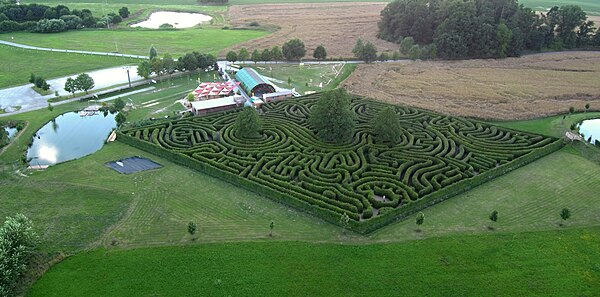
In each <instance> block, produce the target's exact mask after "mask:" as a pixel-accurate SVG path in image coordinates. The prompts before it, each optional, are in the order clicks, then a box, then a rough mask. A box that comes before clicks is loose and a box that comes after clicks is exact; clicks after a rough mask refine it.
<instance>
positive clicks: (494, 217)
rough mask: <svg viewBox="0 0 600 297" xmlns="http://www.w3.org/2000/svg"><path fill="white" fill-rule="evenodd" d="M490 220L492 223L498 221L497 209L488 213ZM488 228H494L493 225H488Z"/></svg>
mask: <svg viewBox="0 0 600 297" xmlns="http://www.w3.org/2000/svg"><path fill="white" fill-rule="evenodd" d="M490 221H492V222H493V223H496V222H497V221H498V211H496V210H494V211H492V213H491V214H490ZM489 228H490V229H492V230H493V229H494V227H493V226H490V227H489Z"/></svg>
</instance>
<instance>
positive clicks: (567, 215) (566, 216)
mask: <svg viewBox="0 0 600 297" xmlns="http://www.w3.org/2000/svg"><path fill="white" fill-rule="evenodd" d="M570 217H571V211H570V210H569V209H568V208H566V207H565V208H563V209H562V210H561V211H560V218H561V219H562V220H563V221H567V219H569V218H570ZM560 225H561V226H562V225H563V223H562V222H561V223H560Z"/></svg>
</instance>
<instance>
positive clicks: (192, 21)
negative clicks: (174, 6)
mask: <svg viewBox="0 0 600 297" xmlns="http://www.w3.org/2000/svg"><path fill="white" fill-rule="evenodd" d="M210 20H212V17H211V16H209V15H205V14H201V13H189V12H174V11H158V12H154V13H152V14H151V15H150V17H149V18H148V19H147V20H145V21H143V22H139V23H137V24H133V25H131V27H142V28H150V29H158V27H160V25H162V24H171V25H173V27H174V28H178V29H181V28H191V27H193V26H196V25H198V24H202V23H206V22H210Z"/></svg>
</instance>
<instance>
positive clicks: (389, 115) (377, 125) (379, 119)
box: [373, 107, 402, 145]
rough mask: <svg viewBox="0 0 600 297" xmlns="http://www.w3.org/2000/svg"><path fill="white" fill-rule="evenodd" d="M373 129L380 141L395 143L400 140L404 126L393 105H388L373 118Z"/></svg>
mask: <svg viewBox="0 0 600 297" xmlns="http://www.w3.org/2000/svg"><path fill="white" fill-rule="evenodd" d="M373 130H374V131H375V136H376V139H377V141H378V142H381V143H389V144H390V145H394V144H396V143H398V142H399V141H400V139H401V138H402V128H401V125H400V119H399V118H398V115H397V114H396V111H395V110H394V108H393V107H386V108H385V109H383V110H382V111H380V112H379V113H378V114H377V115H376V116H375V118H373Z"/></svg>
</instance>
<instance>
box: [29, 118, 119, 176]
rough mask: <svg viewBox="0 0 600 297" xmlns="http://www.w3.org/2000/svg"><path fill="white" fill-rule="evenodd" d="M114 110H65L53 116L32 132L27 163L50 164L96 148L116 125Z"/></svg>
mask: <svg viewBox="0 0 600 297" xmlns="http://www.w3.org/2000/svg"><path fill="white" fill-rule="evenodd" d="M115 115H116V114H110V113H109V114H107V116H104V114H102V113H99V114H96V115H93V116H84V117H82V116H80V115H79V113H77V112H69V113H65V114H63V115H60V116H58V117H56V118H55V119H54V120H53V121H50V122H48V124H46V125H45V126H44V127H42V128H41V129H40V130H38V131H37V132H36V134H35V135H34V138H33V144H32V145H31V147H30V148H29V150H28V151H27V158H28V159H31V161H30V162H29V164H30V165H54V164H57V163H60V162H65V161H69V160H74V159H77V158H81V157H83V156H87V155H89V154H92V153H94V152H96V151H98V150H99V149H100V148H102V146H103V145H104V143H105V142H106V138H107V137H108V135H109V134H110V132H111V130H112V129H114V128H116V127H117V124H116V122H115Z"/></svg>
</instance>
